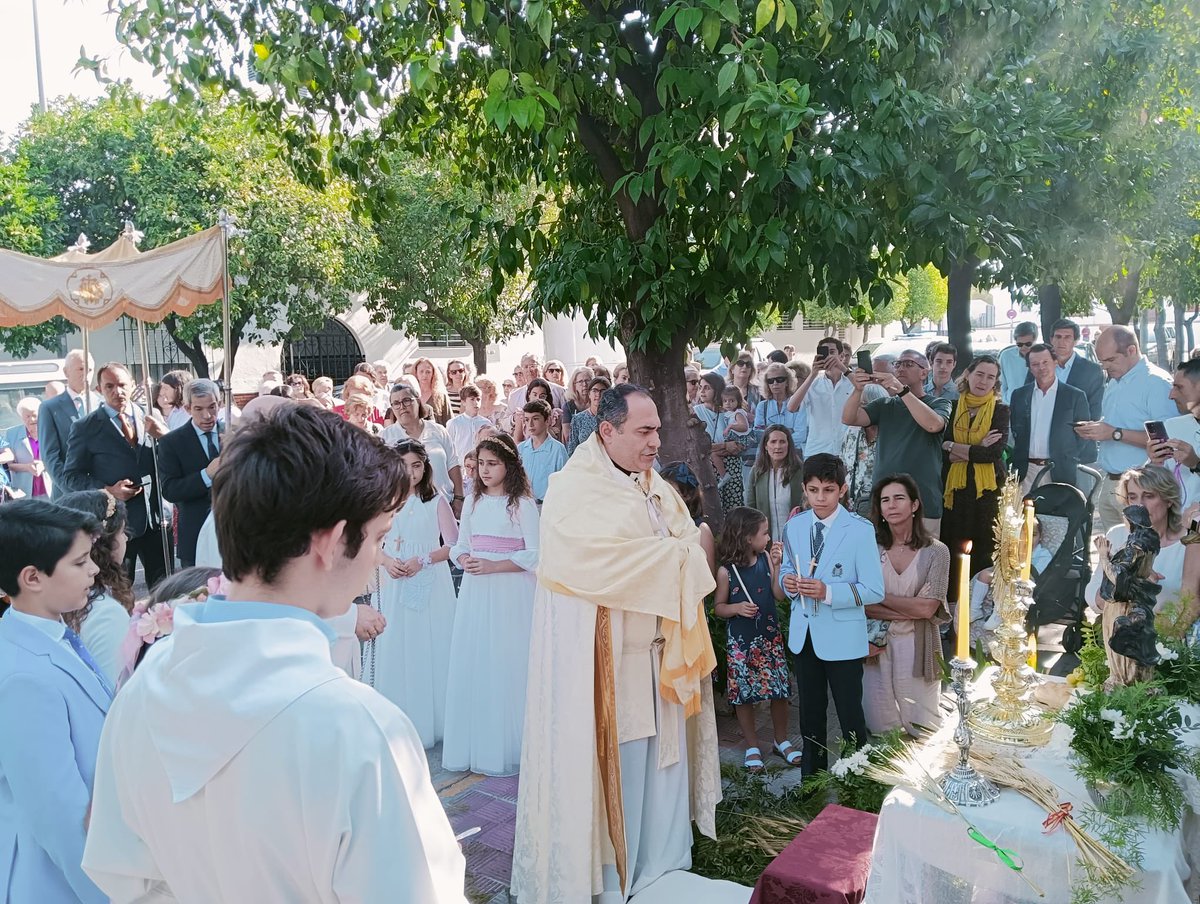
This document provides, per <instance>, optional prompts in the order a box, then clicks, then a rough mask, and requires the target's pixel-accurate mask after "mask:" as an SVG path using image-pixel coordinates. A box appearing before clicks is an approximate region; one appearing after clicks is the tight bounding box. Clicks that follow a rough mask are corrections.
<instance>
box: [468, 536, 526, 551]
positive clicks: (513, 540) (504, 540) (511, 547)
mask: <svg viewBox="0 0 1200 904" xmlns="http://www.w3.org/2000/svg"><path fill="white" fill-rule="evenodd" d="M524 548H525V539H524V538H523V537H497V536H495V535H494V534H471V551H472V552H492V553H505V552H520V551H521V550H523V549H524Z"/></svg>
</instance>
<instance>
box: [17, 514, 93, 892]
mask: <svg viewBox="0 0 1200 904" xmlns="http://www.w3.org/2000/svg"><path fill="white" fill-rule="evenodd" d="M97 529H98V525H97V524H96V520H95V519H94V518H92V516H90V515H88V514H86V513H84V512H78V511H75V510H73V509H66V508H62V507H61V506H57V505H54V504H53V503H51V502H49V501H47V500H44V499H18V500H16V501H15V502H9V503H6V504H5V505H3V506H0V550H3V553H0V590H2V591H3V592H4V593H6V594H7V595H8V597H9V604H10V608H9V609H8V610H7V611H5V613H4V616H3V617H2V618H0V891H2V892H3V893H4V901H5V902H8V904H74V902H77V901H78V902H83V904H104V902H107V901H108V898H107V897H105V896H104V895H103V894H102V893H101V892H100V889H98V888H97V887H96V886H95V885H94V884H93V883H92V880H91V879H89V878H88V877H87V875H86V874H85V873H84V872H83V869H82V867H81V866H80V862H81V861H82V860H83V843H84V835H85V829H84V822H85V819H86V816H87V809H88V804H89V802H90V800H91V795H92V778H93V775H94V773H95V771H96V751H97V748H98V747H99V744H100V729H101V727H102V726H103V725H104V716H105V714H106V713H107V712H108V706H109V703H110V702H111V700H112V690H111V688H109V686H108V682H107V681H106V680H105V679H104V677H103V676H102V674H101V672H100V669H99V667H98V666H97V665H96V663H95V661H94V660H93V659H92V657H91V655H90V654H89V653H88V652H87V649H86V648H85V647H84V646H83V644H82V643H81V642H80V641H79V637H78V635H77V634H75V632H74V631H72V630H71V629H70V628H68V627H67V626H66V624H65V623H64V622H63V619H62V616H63V615H64V613H67V612H74V611H76V610H77V609H82V608H83V607H84V606H85V605H87V601H88V591H89V590H90V589H91V587H92V580H93V578H94V577H95V576H96V572H97V571H98V570H99V569H98V568H97V566H96V564H95V563H94V562H93V561H92V555H91V553H92V537H93V535H94V533H95V531H96V530H97Z"/></svg>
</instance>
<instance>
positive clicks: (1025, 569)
mask: <svg viewBox="0 0 1200 904" xmlns="http://www.w3.org/2000/svg"><path fill="white" fill-rule="evenodd" d="M1033 517H1034V511H1033V500H1032V499H1026V500H1025V524H1024V525H1023V527H1022V531H1021V534H1022V545H1023V547H1024V548H1023V549H1022V553H1023V556H1024V557H1023V558H1022V559H1021V580H1023V581H1028V580H1029V576H1030V574H1031V572H1032V569H1033Z"/></svg>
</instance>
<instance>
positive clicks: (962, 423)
mask: <svg viewBox="0 0 1200 904" xmlns="http://www.w3.org/2000/svg"><path fill="white" fill-rule="evenodd" d="M959 389H960V392H961V393H962V394H961V395H960V396H959V398H958V401H957V402H955V403H954V416H953V417H951V418H950V423H949V425H947V427H946V433H945V438H944V441H943V442H942V449H943V450H944V452H945V467H944V475H943V476H944V480H945V486H946V491H945V494H944V496H943V497H942V501H943V504H944V506H945V509H944V511H943V514H942V542H943V543H945V544H946V546H948V547H949V548H950V553H951V557H950V562H951V565H950V594H949V598H950V601H951V602H956V601H957V598H958V580H959V579H958V567H959V565H958V563H959V557H958V553H960V552H962V548H963V544H964V543H965V542H966V541H968V540H970V541H971V544H972V545H971V574H977V573H978V572H979V571H980V570H982V569H984V568H987V567H988V566H989V565H991V564H992V556H993V553H994V552H995V548H996V539H995V535H994V533H993V525H994V524H995V521H996V510H997V508H998V507H999V503H1000V487H1001V486H1002V485H1003V483H1004V462H1003V461H1002V457H1003V455H1004V447H1005V445H1006V444H1007V442H1008V406H1007V405H1005V404H1004V403H1003V402H1001V401H1000V364H999V362H997V361H996V359H995V358H993V357H992V356H991V355H980V356H979V357H978V358H976V359H975V360H974V361H972V362H971V364H970V366H968V367H967V370H966V373H964V374H963V375H962V377H961V378H960V379H959Z"/></svg>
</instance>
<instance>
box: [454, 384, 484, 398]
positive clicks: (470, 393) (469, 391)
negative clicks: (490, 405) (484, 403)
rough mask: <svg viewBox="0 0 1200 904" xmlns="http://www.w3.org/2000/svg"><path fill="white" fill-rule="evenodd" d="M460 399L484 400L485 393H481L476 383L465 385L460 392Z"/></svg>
mask: <svg viewBox="0 0 1200 904" xmlns="http://www.w3.org/2000/svg"><path fill="white" fill-rule="evenodd" d="M458 397H459V398H460V399H481V398H483V393H482V392H480V391H479V387H478V386H476V385H475V384H474V383H464V384H463V386H462V388H461V389H459V391H458Z"/></svg>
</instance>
